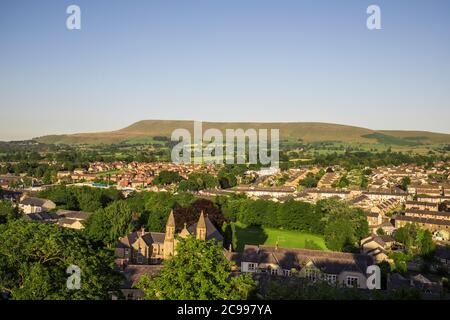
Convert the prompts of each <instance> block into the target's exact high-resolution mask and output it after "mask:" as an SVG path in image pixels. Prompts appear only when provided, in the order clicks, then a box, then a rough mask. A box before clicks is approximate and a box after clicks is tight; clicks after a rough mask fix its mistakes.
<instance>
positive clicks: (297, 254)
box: [242, 245, 373, 274]
mask: <svg viewBox="0 0 450 320" xmlns="http://www.w3.org/2000/svg"><path fill="white" fill-rule="evenodd" d="M242 261H245V262H257V263H274V264H277V265H279V266H280V267H281V268H283V269H287V270H289V269H292V268H295V269H302V268H303V267H304V266H305V265H306V263H308V262H312V263H313V264H314V265H315V266H316V267H317V268H319V269H320V270H322V271H323V272H325V273H328V274H339V273H341V272H343V271H356V272H362V273H365V270H366V268H367V266H369V265H371V264H372V263H373V258H372V257H370V256H368V255H362V254H351V253H343V252H333V251H320V250H310V249H288V248H279V247H278V248H277V247H273V246H248V245H246V246H245V248H244V253H243V256H242Z"/></svg>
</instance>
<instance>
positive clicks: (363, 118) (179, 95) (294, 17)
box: [0, 0, 450, 141]
mask: <svg viewBox="0 0 450 320" xmlns="http://www.w3.org/2000/svg"><path fill="white" fill-rule="evenodd" d="M74 4H75V5H77V6H79V8H80V10H81V24H80V26H81V29H80V30H69V29H68V28H67V25H66V20H67V18H68V17H69V14H67V12H66V10H67V8H68V7H69V5H74ZM373 4H376V5H378V6H379V8H380V13H381V29H380V30H369V28H368V27H367V19H368V16H369V15H368V14H367V8H368V7H369V6H370V5H373ZM449 12H450V1H448V0H396V1H388V0H377V1H373V0H345V1H336V0H316V1H299V0H285V1H281V2H280V1H275V0H248V1H241V0H227V1H224V0H222V1H207V0H196V1H194V0H173V1H164V0H135V1H132V2H124V1H120V0H96V1H88V0H77V1H72V0H60V1H52V0H41V1H29V0H3V1H1V2H0V43H2V51H1V53H0V70H1V72H0V88H1V89H2V93H1V94H0V114H2V116H1V117H0V140H2V141H5V140H6V141H9V140H26V139H31V138H35V137H40V136H45V135H54V134H73V133H84V132H103V131H113V130H117V129H120V128H123V127H126V126H128V125H130V124H132V123H134V122H137V121H140V120H142V119H186V120H187V119H202V118H203V119H208V120H209V121H212V122H230V121H231V122H235V121H236V120H239V121H242V122H283V121H286V120H287V119H289V120H291V119H296V120H298V122H322V123H337V124H340V123H342V124H346V125H351V126H358V127H361V128H370V129H372V128H377V129H372V130H402V131H411V130H414V131H427V132H437V133H444V134H450V126H449V125H448V124H449V122H448V120H449V119H450V90H449V88H450V61H449V57H450V19H449V18H448V13H449ZM290 122H292V121H290ZM410 128H414V129H410Z"/></svg>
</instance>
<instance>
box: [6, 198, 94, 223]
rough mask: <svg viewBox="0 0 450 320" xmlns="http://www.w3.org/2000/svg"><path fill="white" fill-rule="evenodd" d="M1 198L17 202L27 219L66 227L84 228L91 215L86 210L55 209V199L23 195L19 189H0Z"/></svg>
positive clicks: (24, 217)
mask: <svg viewBox="0 0 450 320" xmlns="http://www.w3.org/2000/svg"><path fill="white" fill-rule="evenodd" d="M0 200H7V201H11V202H13V203H16V204H17V206H18V207H19V209H20V211H21V212H22V213H23V219H25V220H32V221H36V222H41V223H54V224H57V225H59V226H61V227H65V228H72V229H83V228H84V225H83V222H84V221H86V220H87V219H88V218H89V217H90V215H91V213H89V212H84V211H74V210H62V209H59V210H55V209H56V204H55V203H54V202H53V201H51V200H48V199H42V198H36V197H30V196H27V195H22V193H20V192H17V191H10V190H0Z"/></svg>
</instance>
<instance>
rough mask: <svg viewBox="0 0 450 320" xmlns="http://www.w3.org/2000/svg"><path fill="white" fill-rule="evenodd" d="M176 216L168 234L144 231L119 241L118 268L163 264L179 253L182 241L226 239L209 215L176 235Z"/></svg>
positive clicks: (169, 219) (172, 218) (168, 226)
mask: <svg viewBox="0 0 450 320" xmlns="http://www.w3.org/2000/svg"><path fill="white" fill-rule="evenodd" d="M175 230H176V225H175V217H174V214H173V211H171V212H170V215H169V218H168V219H167V224H166V232H165V233H161V232H146V231H145V230H144V229H141V230H138V231H135V232H133V233H130V234H129V235H127V236H125V237H122V238H120V239H119V242H118V243H117V245H116V249H115V255H116V258H117V259H116V262H117V263H118V265H122V266H126V265H130V264H160V263H161V262H162V261H163V260H164V259H167V258H169V257H170V256H172V255H174V254H176V246H177V243H178V240H177V239H176V235H178V236H179V237H181V238H186V237H188V236H194V237H196V238H197V239H200V240H204V241H207V240H212V239H214V240H215V241H216V242H218V243H220V244H222V243H223V237H222V235H221V234H220V232H219V231H218V230H217V228H216V227H215V226H214V225H213V223H212V222H211V220H210V219H209V218H208V215H206V217H205V215H204V213H203V211H202V212H201V213H200V218H199V219H198V222H197V223H194V224H193V225H191V226H189V227H187V226H186V223H185V224H184V227H183V229H182V230H181V232H179V233H178V234H176V231H175Z"/></svg>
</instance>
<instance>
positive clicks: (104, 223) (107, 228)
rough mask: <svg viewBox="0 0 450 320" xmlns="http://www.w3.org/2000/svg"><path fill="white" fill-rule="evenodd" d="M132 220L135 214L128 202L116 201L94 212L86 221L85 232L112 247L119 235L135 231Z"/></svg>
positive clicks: (93, 238)
mask: <svg viewBox="0 0 450 320" xmlns="http://www.w3.org/2000/svg"><path fill="white" fill-rule="evenodd" d="M132 220H133V214H132V211H131V209H130V208H129V207H128V205H127V203H126V202H125V201H115V202H113V203H111V204H110V205H109V206H108V207H106V208H104V209H103V208H102V209H99V210H97V211H96V212H95V213H94V214H92V215H91V216H90V218H89V219H88V220H87V221H86V228H85V229H84V232H85V233H86V234H87V236H88V237H89V238H90V239H92V240H94V241H98V242H102V243H104V244H105V245H108V246H109V247H112V246H113V245H114V244H116V242H117V240H118V239H119V237H123V236H125V235H126V234H128V233H130V232H131V231H133V225H132Z"/></svg>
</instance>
